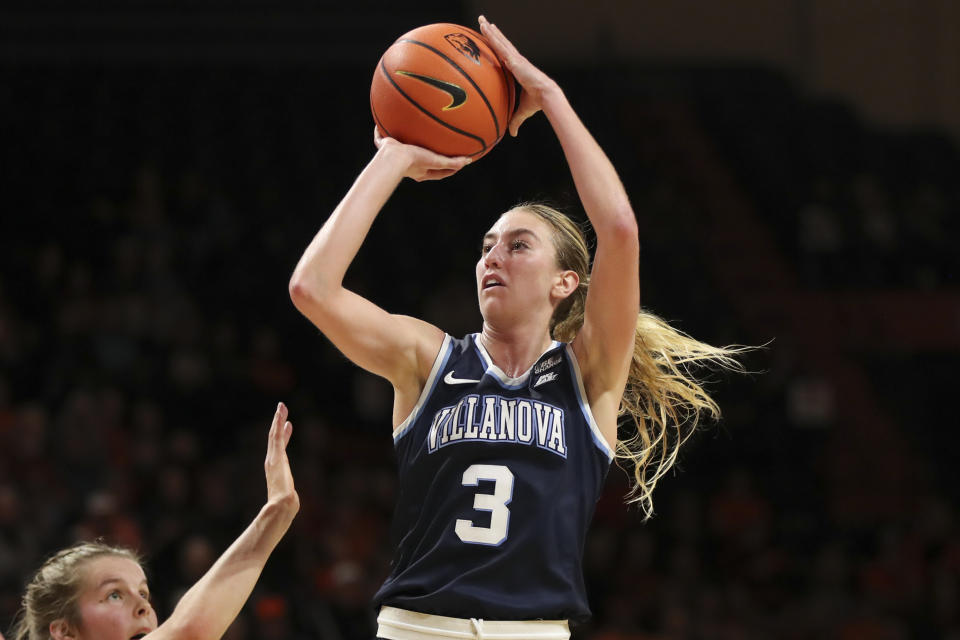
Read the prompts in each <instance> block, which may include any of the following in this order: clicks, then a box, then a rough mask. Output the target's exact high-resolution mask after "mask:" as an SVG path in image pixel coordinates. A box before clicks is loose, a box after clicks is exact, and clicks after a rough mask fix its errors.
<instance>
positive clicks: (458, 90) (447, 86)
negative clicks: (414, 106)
mask: <svg viewBox="0 0 960 640" xmlns="http://www.w3.org/2000/svg"><path fill="white" fill-rule="evenodd" d="M394 73H399V74H400V75H401V76H407V77H410V78H414V79H416V80H419V81H420V82H425V83H427V84H428V85H430V86H431V87H435V88H437V89H440V91H443V92H444V93H447V94H449V95H450V104H448V105H447V106H445V107H444V108H443V110H444V111H450V110H451V109H456V108H457V107H459V106H461V105H463V103H465V102H466V101H467V92H466V91H464V90H463V88H462V87H458V86H457V85H455V84H453V83H452V82H446V81H444V80H437V79H436V78H431V77H430V76H423V75H420V74H419V73H414V72H413V71H399V70H398V71H395V72H394Z"/></svg>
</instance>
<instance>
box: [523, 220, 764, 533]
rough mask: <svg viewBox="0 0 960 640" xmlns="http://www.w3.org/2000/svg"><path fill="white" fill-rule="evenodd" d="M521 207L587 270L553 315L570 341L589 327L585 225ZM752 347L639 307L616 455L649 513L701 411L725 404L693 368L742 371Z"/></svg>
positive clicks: (565, 264) (568, 259) (566, 265)
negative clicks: (701, 335)
mask: <svg viewBox="0 0 960 640" xmlns="http://www.w3.org/2000/svg"><path fill="white" fill-rule="evenodd" d="M516 208H517V209H522V210H524V211H528V212H530V213H532V214H534V215H536V216H537V217H539V218H541V219H542V220H544V221H545V222H547V223H548V224H549V225H550V226H551V228H552V229H553V230H554V234H553V244H554V248H555V249H556V253H557V263H558V266H559V267H560V268H561V269H569V270H572V271H575V272H576V273H577V275H578V276H579V277H580V285H579V286H578V288H577V290H576V291H574V292H573V293H572V294H571V295H570V296H569V297H567V298H566V299H565V300H563V301H562V302H561V303H560V304H559V305H557V308H556V309H555V310H554V313H553V317H552V318H551V322H550V334H551V336H552V337H553V339H554V340H559V341H561V342H571V341H572V340H573V339H574V338H575V337H576V335H577V332H578V331H580V328H581V327H582V326H583V317H584V305H585V302H586V299H587V290H588V288H589V287H590V251H589V249H588V248H587V242H586V239H585V237H584V234H583V231H582V230H581V229H580V227H579V226H577V224H576V223H575V222H574V221H573V220H571V219H570V218H569V217H567V216H566V215H564V214H563V213H561V212H560V211H558V210H556V209H554V208H553V207H550V206H547V205H545V204H542V203H536V202H534V203H523V204H520V205H517V207H516ZM628 268H629V267H628ZM747 349H748V348H746V347H740V346H733V347H714V346H712V345H709V344H706V343H704V342H700V341H698V340H696V339H694V338H692V337H690V336H689V335H687V334H685V333H683V332H681V331H678V330H677V329H674V328H673V327H671V326H670V325H669V324H667V323H666V322H665V321H663V320H662V319H660V318H658V317H657V316H655V315H654V314H652V313H650V312H648V311H644V310H643V309H639V310H638V313H637V328H636V333H635V335H634V344H633V359H632V361H631V363H630V373H629V375H628V377H627V386H626V388H625V389H624V392H623V397H622V398H621V400H620V410H619V416H620V418H621V420H620V424H619V426H618V437H617V446H616V450H615V452H614V456H615V458H616V460H617V463H618V464H619V465H620V466H621V468H623V469H624V470H625V471H626V472H627V473H628V474H629V475H630V476H631V485H630V491H629V493H628V494H627V496H626V498H627V502H628V503H639V505H640V507H641V509H642V510H643V512H644V515H645V517H646V518H649V517H651V516H652V515H653V489H654V487H655V486H656V484H657V481H658V480H659V479H660V478H661V477H663V475H664V474H665V473H666V472H667V471H668V470H669V469H670V467H672V466H673V464H674V463H675V462H676V460H677V454H678V453H679V451H680V447H681V445H683V443H684V442H686V440H687V439H688V438H689V437H690V436H691V435H692V434H693V432H694V431H695V430H696V428H697V425H698V424H700V419H701V416H703V415H707V416H708V417H710V418H711V419H714V420H716V419H719V418H720V407H719V406H718V405H717V403H716V402H715V401H714V400H713V398H711V397H710V395H709V394H708V393H707V392H706V390H705V389H704V388H703V385H702V383H701V382H700V381H699V380H698V379H697V378H696V377H695V376H694V374H693V373H692V370H693V369H697V368H704V367H708V368H721V369H727V370H734V371H742V370H743V367H742V365H741V364H740V363H739V362H738V361H737V360H736V359H735V356H736V355H738V354H740V353H743V352H744V351H746V350H747Z"/></svg>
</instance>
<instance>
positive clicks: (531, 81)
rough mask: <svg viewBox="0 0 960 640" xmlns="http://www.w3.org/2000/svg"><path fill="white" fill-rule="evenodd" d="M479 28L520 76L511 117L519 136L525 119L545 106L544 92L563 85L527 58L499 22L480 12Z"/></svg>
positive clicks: (512, 132)
mask: <svg viewBox="0 0 960 640" xmlns="http://www.w3.org/2000/svg"><path fill="white" fill-rule="evenodd" d="M479 22H480V31H481V32H482V33H483V35H484V36H486V38H487V41H488V42H489V43H490V46H491V47H493V50H494V52H495V53H496V54H497V57H498V58H500V61H501V62H502V63H503V64H504V65H505V66H506V67H507V69H509V70H510V73H512V74H513V77H514V78H516V79H517V82H519V83H520V86H521V87H522V88H523V91H521V93H520V104H519V106H518V107H517V110H516V112H514V114H513V118H511V119H510V125H509V126H510V135H511V136H516V135H517V130H518V129H520V125H521V124H523V121H524V120H526V119H527V118H529V117H530V116H532V115H534V114H535V113H537V112H538V111H540V109H542V108H543V96H544V94H545V93H547V92H549V91H559V90H560V87H559V86H558V85H557V83H556V82H554V81H553V79H552V78H550V76H548V75H547V74H545V73H544V72H543V71H540V69H538V68H537V67H535V66H534V65H533V64H532V63H531V62H530V61H529V60H527V59H526V58H524V57H523V56H522V55H521V54H520V52H519V51H517V48H516V47H515V46H513V43H512V42H510V41H509V40H508V39H507V37H506V36H505V35H503V32H502V31H500V29H499V28H497V25H495V24H493V23H491V22H489V21H488V20H487V19H486V18H485V17H483V16H480V18H479Z"/></svg>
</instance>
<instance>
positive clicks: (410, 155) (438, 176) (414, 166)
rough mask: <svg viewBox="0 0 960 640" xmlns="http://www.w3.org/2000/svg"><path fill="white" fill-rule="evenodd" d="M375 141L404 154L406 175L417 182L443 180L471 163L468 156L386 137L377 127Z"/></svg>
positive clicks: (382, 148)
mask: <svg viewBox="0 0 960 640" xmlns="http://www.w3.org/2000/svg"><path fill="white" fill-rule="evenodd" d="M373 143H374V144H375V145H377V149H380V150H382V151H387V150H392V151H395V152H396V153H399V154H402V155H403V157H404V161H405V163H406V164H407V169H406V171H405V172H404V176H405V177H407V178H413V179H414V180H416V181H417V182H423V181H424V180H442V179H443V178H446V177H448V176H452V175H453V174H455V173H456V172H457V171H460V169H462V168H464V167H465V166H467V165H468V164H470V158H469V157H467V156H456V157H449V156H442V155H440V154H439V153H434V152H433V151H430V150H429V149H424V148H423V147H418V146H416V145H413V144H404V143H403V142H400V141H399V140H396V139H395V138H384V137H383V136H381V135H380V130H379V129H378V128H377V127H374V128H373Z"/></svg>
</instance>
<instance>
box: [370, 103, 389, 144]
mask: <svg viewBox="0 0 960 640" xmlns="http://www.w3.org/2000/svg"><path fill="white" fill-rule="evenodd" d="M370 112H371V113H373V122H374V124H376V125H377V126H378V127H380V128H381V129H382V130H383V132H384V133H385V134H386V137H387V138H392V137H393V136H392V135H390V132H389V131H387V128H386V127H385V126H383V123H382V122H380V116H378V115H377V110H376V109H375V108H374V106H373V102H372V101H371V102H370Z"/></svg>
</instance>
